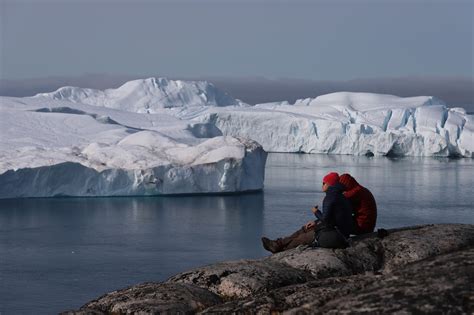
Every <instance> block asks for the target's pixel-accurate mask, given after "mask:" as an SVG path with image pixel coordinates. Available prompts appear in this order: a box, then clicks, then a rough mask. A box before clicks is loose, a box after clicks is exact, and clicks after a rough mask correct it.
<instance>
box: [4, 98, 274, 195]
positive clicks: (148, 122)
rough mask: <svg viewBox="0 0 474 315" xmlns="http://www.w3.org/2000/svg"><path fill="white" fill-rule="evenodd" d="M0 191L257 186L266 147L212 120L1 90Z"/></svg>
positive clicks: (147, 191) (156, 191) (140, 191)
mask: <svg viewBox="0 0 474 315" xmlns="http://www.w3.org/2000/svg"><path fill="white" fill-rule="evenodd" d="M0 114H1V115H0V125H1V126H2V134H1V135H2V137H0V198H13V197H51V196H127V195H160V194H186V193H222V192H240V191H251V190H260V189H262V188H263V180H264V169H265V161H266V152H264V151H263V149H262V147H261V146H260V145H258V144H257V143H255V142H254V141H252V140H246V139H237V138H234V137H230V136H222V133H221V132H220V131H219V130H217V129H216V128H215V127H214V126H213V125H209V124H203V123H196V122H184V121H181V120H178V119H176V118H174V117H173V116H170V115H166V114H161V115H153V114H138V113H131V112H124V111H119V110H113V109H109V108H104V107H97V106H90V105H84V104H76V103H72V102H68V101H56V100H50V99H48V98H22V99H20V98H6V97H0Z"/></svg>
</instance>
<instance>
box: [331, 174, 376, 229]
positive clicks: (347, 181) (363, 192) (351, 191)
mask: <svg viewBox="0 0 474 315" xmlns="http://www.w3.org/2000/svg"><path fill="white" fill-rule="evenodd" d="M339 182H340V183H341V184H342V185H343V186H344V187H345V191H344V196H345V197H346V198H348V199H349V201H350V202H351V205H352V209H353V211H354V216H355V224H354V231H353V234H356V235H359V234H365V233H371V232H373V231H374V228H375V223H376V221H377V204H376V203H375V198H374V196H373V195H372V193H371V192H370V191H369V190H368V189H367V188H365V187H364V186H362V185H360V184H359V183H358V182H357V181H356V180H355V179H354V177H352V176H351V175H349V174H342V175H341V176H340V177H339Z"/></svg>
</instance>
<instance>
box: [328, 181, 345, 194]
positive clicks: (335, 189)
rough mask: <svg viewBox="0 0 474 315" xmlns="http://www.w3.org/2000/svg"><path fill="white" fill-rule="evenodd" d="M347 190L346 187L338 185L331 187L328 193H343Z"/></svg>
mask: <svg viewBox="0 0 474 315" xmlns="http://www.w3.org/2000/svg"><path fill="white" fill-rule="evenodd" d="M344 190H345V187H344V185H342V184H341V183H336V185H333V186H329V187H328V190H327V191H326V193H342V192H343V191H344Z"/></svg>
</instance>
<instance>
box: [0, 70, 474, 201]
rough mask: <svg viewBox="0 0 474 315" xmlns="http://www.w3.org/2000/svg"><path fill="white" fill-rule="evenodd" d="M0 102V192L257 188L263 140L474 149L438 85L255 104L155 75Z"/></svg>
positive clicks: (345, 150) (394, 149) (295, 148)
mask: <svg viewBox="0 0 474 315" xmlns="http://www.w3.org/2000/svg"><path fill="white" fill-rule="evenodd" d="M0 111H1V117H0V124H1V128H2V129H1V133H0V136H1V137H0V198H5V197H39V196H60V195H68V196H106V195H107V196H110V195H114V196H115V195H156V194H181V193H219V192H237V191H248V190H258V189H262V188H263V179H264V167H265V160H266V152H265V151H263V149H265V150H266V151H270V152H306V153H325V154H355V155H393V156H405V155H410V156H458V157H470V158H472V157H474V117H473V115H469V114H466V112H465V110H464V109H462V108H449V107H448V105H447V104H445V103H444V102H443V101H441V100H439V99H437V98H435V97H431V96H417V97H406V98H402V97H397V96H393V95H381V94H372V93H349V92H339V93H332V94H327V95H322V96H319V97H316V98H308V99H301V100H297V101H296V102H295V103H294V104H290V103H289V102H287V101H281V102H274V103H265V104H257V105H254V106H251V105H248V104H245V103H243V102H241V101H239V100H236V99H234V98H232V97H231V96H230V95H228V94H226V93H224V92H221V91H219V90H218V89H216V88H215V87H214V86H213V85H212V84H210V83H207V82H191V81H173V80H168V79H163V78H149V79H144V80H135V81H130V82H127V83H125V84H124V85H122V86H121V87H119V88H117V89H108V90H105V91H100V90H93V89H83V88H75V87H65V88H60V89H58V90H57V91H55V92H52V93H42V94H38V95H36V96H34V97H26V98H13V97H0ZM250 139H251V140H250ZM262 146H263V149H262Z"/></svg>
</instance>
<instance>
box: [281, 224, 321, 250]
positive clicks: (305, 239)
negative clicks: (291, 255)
mask: <svg viewBox="0 0 474 315" xmlns="http://www.w3.org/2000/svg"><path fill="white" fill-rule="evenodd" d="M292 236H293V237H292V238H291V239H290V240H289V242H288V243H287V244H286V245H285V246H284V249H283V250H287V249H291V248H295V247H298V246H300V245H311V244H312V243H313V241H314V227H313V228H310V229H305V228H304V227H303V228H302V229H300V230H298V231H297V233H294V234H293V235H292Z"/></svg>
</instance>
